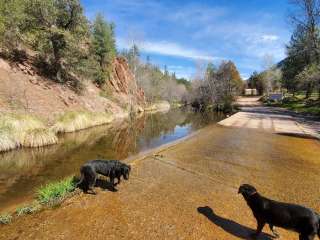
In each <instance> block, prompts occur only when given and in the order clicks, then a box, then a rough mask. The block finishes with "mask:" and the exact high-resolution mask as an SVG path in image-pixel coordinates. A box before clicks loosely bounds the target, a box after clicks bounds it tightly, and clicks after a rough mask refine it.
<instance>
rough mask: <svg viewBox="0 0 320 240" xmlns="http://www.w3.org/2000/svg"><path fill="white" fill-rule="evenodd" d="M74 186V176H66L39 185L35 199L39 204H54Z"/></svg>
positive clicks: (71, 190) (72, 189) (73, 188)
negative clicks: (42, 185) (41, 185)
mask: <svg viewBox="0 0 320 240" xmlns="http://www.w3.org/2000/svg"><path fill="white" fill-rule="evenodd" d="M75 188H76V180H75V178H74V177H68V178H66V179H64V180H61V181H58V182H53V183H49V184H47V185H45V186H44V187H40V188H39V189H38V190H37V199H38V201H39V202H40V203H41V204H49V205H52V204H56V203H57V202H60V201H62V200H63V199H64V197H65V196H66V195H67V194H68V193H70V192H73V191H74V190H75Z"/></svg>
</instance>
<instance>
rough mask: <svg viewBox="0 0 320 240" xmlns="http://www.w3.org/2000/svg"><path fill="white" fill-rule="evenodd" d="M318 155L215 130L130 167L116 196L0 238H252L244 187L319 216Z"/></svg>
mask: <svg viewBox="0 0 320 240" xmlns="http://www.w3.org/2000/svg"><path fill="white" fill-rule="evenodd" d="M319 150H320V149H319V143H318V141H315V140H312V139H303V138H292V137H287V136H279V135H274V134H268V133H263V132H259V131H253V130H250V129H240V128H225V127H221V126H216V125H211V126H209V127H206V128H204V129H202V130H200V131H199V132H197V133H196V134H194V135H193V136H192V137H190V138H188V139H185V140H184V141H181V140H180V141H179V142H178V143H176V144H170V145H167V146H165V147H161V148H160V149H157V150H155V151H153V152H152V153H150V154H147V156H143V157H140V158H139V159H137V158H135V159H133V160H130V161H129V163H130V164H131V165H132V167H133V170H132V175H131V178H130V180H129V181H123V182H122V183H121V184H120V185H119V186H118V187H117V188H118V192H115V193H114V192H110V191H106V190H100V189H99V190H98V195H90V194H82V193H81V194H79V195H77V196H74V197H72V198H70V199H67V200H66V201H65V202H64V203H63V204H62V206H60V207H59V208H56V209H49V210H44V211H42V212H39V213H35V214H33V215H30V216H25V217H20V218H18V219H17V220H16V221H14V222H13V223H12V224H9V225H5V226H1V227H0V228H1V233H0V239H32V240H34V239H106V238H107V239H247V238H248V235H249V234H250V233H252V231H253V229H255V226H256V223H255V220H254V218H253V216H252V214H251V212H250V210H249V208H248V207H247V205H246V203H245V201H244V200H243V199H242V197H241V196H240V195H238V194H237V188H238V186H239V185H240V184H241V183H251V184H253V185H255V186H256V187H257V189H258V190H259V191H260V192H261V193H262V194H264V195H266V196H268V197H270V198H275V199H278V200H282V201H288V202H295V203H299V204H303V205H306V206H308V207H311V208H314V209H315V210H318V211H319V210H320V209H319V202H318V196H319V194H320V190H319V189H317V188H314V183H315V182H319V181H320V176H319V174H318V173H319V170H320V164H319V159H318V155H319V154H318V153H319ZM288 186H294V188H288ZM264 232H266V233H270V232H269V229H267V228H266V229H265V231H264ZM279 232H280V234H281V236H282V238H283V239H296V235H295V234H293V233H290V232H288V231H284V230H281V229H279ZM260 239H268V237H267V236H266V235H263V236H262V237H261V238H260Z"/></svg>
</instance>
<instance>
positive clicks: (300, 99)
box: [268, 95, 320, 116]
mask: <svg viewBox="0 0 320 240" xmlns="http://www.w3.org/2000/svg"><path fill="white" fill-rule="evenodd" d="M268 105H269V106H277V107H283V108H287V109H289V110H292V111H295V112H298V113H303V114H309V115H314V116H320V102H319V100H314V99H312V98H310V99H305V98H304V96H303V95H296V96H295V97H293V96H288V97H286V98H284V99H283V100H282V102H279V103H268Z"/></svg>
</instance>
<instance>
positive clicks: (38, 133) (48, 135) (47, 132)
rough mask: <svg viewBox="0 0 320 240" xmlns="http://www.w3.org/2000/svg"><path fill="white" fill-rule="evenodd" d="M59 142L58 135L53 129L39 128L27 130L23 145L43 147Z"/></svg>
mask: <svg viewBox="0 0 320 240" xmlns="http://www.w3.org/2000/svg"><path fill="white" fill-rule="evenodd" d="M57 142H58V137H57V136H56V135H55V133H54V132H53V131H52V130H51V129H46V128H37V129H32V130H29V131H27V132H26V135H25V137H24V140H23V143H22V145H23V146H24V147H41V146H47V145H52V144H56V143H57Z"/></svg>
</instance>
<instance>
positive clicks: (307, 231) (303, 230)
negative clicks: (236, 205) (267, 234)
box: [238, 184, 320, 240]
mask: <svg viewBox="0 0 320 240" xmlns="http://www.w3.org/2000/svg"><path fill="white" fill-rule="evenodd" d="M238 193H241V194H242V196H243V197H244V199H245V200H246V202H247V204H248V206H249V207H250V208H251V210H252V212H253V215H254V216H255V218H256V220H257V223H258V227H257V231H256V233H255V234H254V235H255V237H257V236H258V235H259V234H260V233H261V231H262V229H263V227H264V225H265V224H266V223H267V224H269V227H270V229H271V231H272V232H273V233H274V235H275V236H279V235H278V234H277V233H275V231H274V229H273V226H277V227H281V228H285V229H288V230H292V231H295V232H298V233H299V234H300V235H299V239H300V240H313V239H314V238H315V236H316V235H317V234H318V237H319V238H320V229H319V224H320V223H319V222H320V219H319V215H318V214H317V213H316V212H315V211H313V210H311V209H309V208H306V207H303V206H299V205H295V204H289V203H282V202H277V201H273V200H270V199H268V198H265V197H263V196H261V195H260V194H259V193H258V192H257V190H256V189H255V188H254V187H253V186H251V185H249V184H243V185H241V186H240V188H239V192H238Z"/></svg>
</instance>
